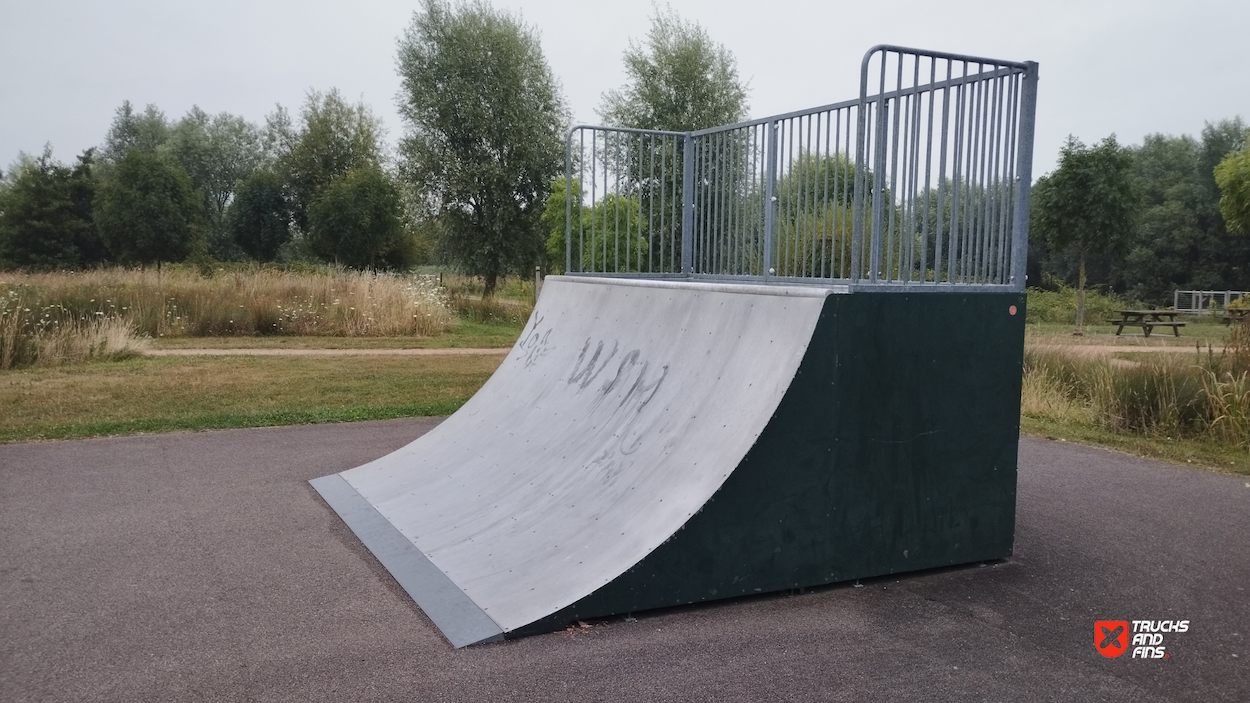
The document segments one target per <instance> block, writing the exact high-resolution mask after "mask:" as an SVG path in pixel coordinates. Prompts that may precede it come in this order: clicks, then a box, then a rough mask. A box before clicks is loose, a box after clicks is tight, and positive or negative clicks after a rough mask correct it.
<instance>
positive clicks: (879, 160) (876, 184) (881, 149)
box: [868, 55, 894, 283]
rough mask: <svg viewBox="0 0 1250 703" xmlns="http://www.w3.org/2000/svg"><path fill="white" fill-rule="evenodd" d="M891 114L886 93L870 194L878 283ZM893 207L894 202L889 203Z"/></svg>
mask: <svg viewBox="0 0 1250 703" xmlns="http://www.w3.org/2000/svg"><path fill="white" fill-rule="evenodd" d="M881 70H882V71H885V56H884V55H882V58H881ZM889 116H890V101H889V99H887V98H886V97H885V96H884V95H882V97H881V98H880V99H879V100H878V101H877V126H876V128H875V129H874V131H873V135H872V136H873V138H874V139H875V140H876V141H875V142H874V144H875V146H876V147H877V148H876V149H875V152H876V154H875V155H874V156H873V164H872V170H873V174H872V190H870V191H869V194H870V195H871V196H872V226H871V229H870V232H869V237H870V240H869V247H870V248H869V254H868V280H869V281H872V282H873V283H876V282H877V281H878V280H879V279H880V277H881V243H882V238H883V233H882V228H883V227H884V226H885V207H886V205H887V203H886V197H885V176H886V165H885V161H886V153H887V149H888V148H889V143H888V141H889V140H888V139H887V138H886V137H887V135H888V132H887V130H888V128H889V124H890V123H889ZM893 198H894V194H893V193H890V199H891V200H893ZM888 204H889V205H890V207H893V206H894V204H893V203H888ZM888 278H889V276H887V279H888Z"/></svg>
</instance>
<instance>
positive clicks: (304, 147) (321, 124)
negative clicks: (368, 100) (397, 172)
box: [270, 89, 382, 233]
mask: <svg viewBox="0 0 1250 703" xmlns="http://www.w3.org/2000/svg"><path fill="white" fill-rule="evenodd" d="M282 114H283V113H282V111H281V110H280V111H279V113H278V115H276V116H275V117H274V118H273V120H271V122H270V128H271V134H273V135H275V136H271V137H270V139H271V140H272V141H273V142H274V144H275V145H276V146H277V147H278V148H279V149H282V151H281V153H280V156H279V159H278V164H279V168H280V171H281V173H282V174H283V177H284V181H285V183H286V187H287V196H288V202H289V204H290V206H291V216H292V219H293V220H294V222H295V225H296V226H297V227H299V229H300V230H301V231H302V232H304V233H307V232H308V231H309V227H310V224H309V220H308V211H309V208H310V207H311V206H312V203H313V201H314V200H316V199H317V197H318V196H319V195H320V192H321V189H323V188H325V187H326V186H328V185H330V182H331V181H333V180H334V179H335V178H338V177H339V176H343V175H345V174H346V173H347V172H348V171H350V170H352V169H354V168H359V167H364V166H371V167H377V166H380V165H381V163H382V147H381V143H380V140H381V136H382V126H381V123H380V122H378V119H377V118H376V117H375V116H374V115H373V113H372V112H371V111H370V110H369V108H368V107H367V106H365V105H364V103H358V104H356V105H349V104H348V103H347V101H346V100H344V99H343V96H342V95H341V94H339V92H338V90H336V89H331V90H330V91H329V92H326V93H319V92H317V91H312V92H310V93H309V94H308V97H307V99H306V100H305V102H304V107H303V109H302V110H301V111H300V123H301V124H300V128H299V130H298V131H295V132H292V131H291V130H290V125H289V123H288V124H287V125H286V130H287V133H286V134H283V133H282V130H283V126H282Z"/></svg>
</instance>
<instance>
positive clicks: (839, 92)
mask: <svg viewBox="0 0 1250 703" xmlns="http://www.w3.org/2000/svg"><path fill="white" fill-rule="evenodd" d="M494 5H495V7H498V8H506V9H509V10H513V11H519V12H520V13H521V14H522V17H523V18H524V20H525V21H526V22H527V23H528V24H530V25H531V26H533V27H535V28H537V29H538V31H539V32H540V33H541V36H542V43H543V49H544V51H545V52H546V56H547V61H548V63H549V64H550V65H551V68H552V71H553V72H554V73H555V75H556V77H557V78H558V79H559V80H560V82H561V83H562V84H563V87H564V93H565V96H566V98H567V100H568V102H569V105H570V107H571V109H572V111H573V115H574V118H575V120H576V121H577V122H590V123H594V122H598V118H597V115H596V114H595V109H596V108H597V107H598V105H599V103H600V98H601V96H602V94H603V93H604V92H605V91H608V90H611V89H614V88H618V87H620V86H621V84H622V83H623V82H624V74H623V72H622V70H621V55H622V52H623V51H624V50H625V49H626V47H627V46H628V43H629V41H630V40H631V39H634V40H641V39H643V38H644V37H645V35H646V32H647V28H648V26H649V15H650V14H651V7H650V6H649V5H645V4H643V3H625V2H615V3H602V4H598V3H586V4H579V3H575V2H569V0H525V1H520V0H496V1H495V2H494ZM671 5H672V7H673V8H674V9H675V10H676V11H677V12H678V13H679V14H680V15H681V16H682V17H684V18H686V19H689V20H695V21H697V22H698V23H699V24H701V25H702V26H703V27H704V28H705V29H706V30H707V31H708V33H709V34H710V35H711V36H712V38H713V39H714V40H716V41H718V42H720V43H723V44H724V45H725V46H726V47H727V48H729V49H730V51H732V52H733V53H734V55H735V56H736V57H737V60H738V70H739V73H740V74H741V76H742V78H743V79H744V80H745V81H747V82H748V83H749V87H750V114H751V116H752V117H764V116H767V115H771V114H775V113H780V112H785V111H789V110H794V109H801V108H805V107H811V106H815V105H821V104H825V103H830V102H834V101H839V100H846V99H850V98H854V97H857V96H858V93H859V87H858V80H859V62H860V58H861V57H862V56H863V53H864V51H865V50H866V49H868V48H869V47H870V46H872V45H874V44H901V45H904V46H913V47H920V48H926V49H936V50H942V51H952V52H958V53H964V54H975V55H981V56H988V57H993V58H1000V59H1009V60H1016V61H1026V60H1031V61H1037V62H1039V63H1040V64H1041V67H1040V76H1041V79H1040V83H1039V88H1038V126H1037V142H1036V147H1035V154H1036V158H1035V168H1034V175H1035V176H1037V175H1041V174H1043V173H1046V172H1047V171H1049V170H1050V169H1052V168H1053V167H1054V161H1055V157H1056V155H1057V153H1058V150H1059V147H1060V145H1061V144H1062V142H1063V140H1064V138H1065V137H1066V136H1067V135H1068V134H1074V135H1076V136H1077V137H1079V138H1081V139H1082V140H1084V141H1086V142H1092V141H1096V140H1098V139H1101V138H1102V137H1105V136H1106V135H1108V134H1111V133H1112V132H1115V133H1116V134H1117V135H1118V136H1119V139H1120V141H1121V142H1122V143H1140V141H1141V139H1142V137H1143V136H1144V135H1146V134H1149V133H1153V132H1162V133H1167V134H1193V135H1197V134H1198V133H1199V132H1200V131H1201V130H1202V127H1203V123H1204V121H1216V120H1220V119H1223V118H1228V117H1234V116H1237V115H1241V116H1242V117H1244V118H1247V119H1250V58H1248V57H1250V50H1248V49H1247V46H1248V43H1247V34H1246V32H1247V28H1250V2H1248V1H1247V0H1189V1H1188V2H1185V3H1181V2H1176V1H1172V2H1166V1H1164V0H1105V1H1103V2H1099V1H1098V0H1080V1H1077V0H1049V1H1048V2H1036V1H1034V2H1013V1H1012V0H996V1H994V2H983V1H980V0H947V2H932V1H931V0H924V1H918V0H895V1H894V2H888V1H886V2H879V3H874V2H841V3H835V2H812V1H803V0H763V1H760V0H756V1H754V2H746V1H739V0H674V1H673V2H672V3H671ZM415 9H416V5H415V4H414V3H413V2H394V1H391V0H361V1H359V2H324V1H323V0H301V1H299V2H296V1H295V0H248V1H247V2H243V1H240V0H217V2H213V3H208V4H205V3H203V2H197V3H186V2H178V1H177V0H160V1H156V0H111V1H109V2H100V1H99V0H95V1H91V0H40V1H39V2H35V1H34V0H0V168H5V169H6V170H7V167H8V165H9V164H11V163H12V162H13V161H14V160H15V159H16V158H17V156H18V153H19V152H23V151H24V152H27V153H31V154H38V153H39V152H40V151H41V150H42V148H43V145H44V144H45V143H51V144H52V146H53V149H54V154H55V156H56V157H57V158H58V159H60V160H62V161H66V162H71V161H73V157H74V156H75V155H76V154H77V153H79V152H81V151H82V150H83V149H86V148H87V147H90V146H95V145H98V144H100V142H102V141H103V138H104V134H105V132H106V131H107V129H108V126H109V123H110V121H111V120H112V117H113V113H114V111H115V110H116V109H117V107H118V106H119V105H121V103H122V101H123V100H130V101H131V102H132V103H134V104H135V106H136V107H138V108H140V109H141V108H142V107H143V106H144V105H147V104H149V103H152V104H155V105H156V106H157V107H159V108H160V109H161V110H163V111H164V112H165V115H166V116H167V117H168V118H170V119H171V120H172V119H176V118H178V117H181V116H182V115H184V114H185V113H186V112H187V110H189V109H190V108H191V106H192V105H199V106H200V107H201V108H203V109H204V110H205V111H207V112H210V113H218V112H223V111H224V112H230V113H233V114H236V115H242V116H243V117H245V118H247V119H249V120H252V121H254V122H257V123H261V122H262V121H263V118H264V116H265V114H267V113H269V112H271V111H272V110H273V106H274V104H275V103H281V104H282V105H284V106H286V107H288V108H291V109H292V112H297V111H298V107H299V105H300V104H301V103H302V101H303V99H304V95H305V93H306V91H308V90H309V89H317V90H326V89H329V88H332V87H336V88H338V89H339V90H341V91H342V92H343V94H344V95H345V96H347V97H348V98H349V99H352V100H361V101H363V102H365V103H366V104H368V105H369V106H370V107H371V108H372V109H373V111H374V112H375V114H377V115H378V116H379V117H381V119H382V121H383V123H384V125H385V126H386V128H387V130H388V141H389V142H390V143H392V144H393V143H394V142H395V141H396V140H397V139H398V138H399V137H400V136H401V135H402V133H403V125H402V123H401V121H400V119H399V116H398V113H397V112H396V109H395V94H396V92H397V91H398V90H399V79H398V77H397V76H396V74H395V45H396V41H397V40H398V38H399V36H400V35H401V34H402V33H403V31H404V28H405V27H407V26H408V24H409V23H410V22H411V21H412V15H413V11H414V10H415Z"/></svg>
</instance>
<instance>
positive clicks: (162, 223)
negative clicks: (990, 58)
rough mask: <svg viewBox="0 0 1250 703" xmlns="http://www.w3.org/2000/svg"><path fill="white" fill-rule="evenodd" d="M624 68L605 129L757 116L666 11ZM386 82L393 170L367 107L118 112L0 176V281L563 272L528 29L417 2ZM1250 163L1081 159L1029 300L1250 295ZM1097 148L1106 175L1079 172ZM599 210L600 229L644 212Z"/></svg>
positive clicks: (467, 10) (1224, 139)
mask: <svg viewBox="0 0 1250 703" xmlns="http://www.w3.org/2000/svg"><path fill="white" fill-rule="evenodd" d="M623 58H624V67H625V71H626V76H627V82H626V84H625V85H624V86H623V87H621V88H620V89H618V90H614V91H609V92H607V93H605V94H604V97H603V100H602V103H601V105H600V107H599V110H598V113H599V117H600V119H601V120H602V121H603V122H605V123H606V124H609V125H615V126H623V127H636V128H647V129H662V130H671V131H678V132H682V131H688V130H695V129H702V128H706V127H711V126H715V125H718V124H727V123H733V122H737V121H740V120H741V119H743V118H745V116H746V114H747V88H746V85H745V83H744V82H743V81H742V80H741V79H740V77H739V75H738V70H737V64H736V61H735V59H734V57H733V54H732V53H731V52H730V51H729V50H728V49H726V48H725V47H724V46H723V45H721V44H718V43H716V42H715V41H713V40H712V39H711V37H709V36H708V34H707V32H706V31H704V30H703V29H702V28H701V27H700V26H699V25H698V24H697V23H693V22H688V21H686V20H683V19H682V18H681V17H679V16H677V15H676V14H675V13H674V12H673V11H672V10H671V9H669V10H657V11H656V14H655V15H654V16H653V17H652V22H651V28H650V31H649V33H648V34H647V36H646V37H645V39H643V40H642V41H633V42H631V43H630V46H629V49H628V50H627V51H626V52H625V55H624V57H623ZM396 67H397V71H398V73H399V75H400V77H401V83H402V88H401V90H400V93H399V96H398V98H397V100H398V103H399V110H400V114H401V116H402V118H403V122H404V134H403V136H402V138H401V139H400V140H399V142H398V144H397V147H396V149H395V151H394V153H392V152H391V151H390V150H389V149H388V147H387V145H386V144H384V143H383V131H382V127H381V124H380V122H379V120H378V119H377V118H376V117H375V116H374V115H373V113H372V112H371V111H370V109H369V108H368V107H367V106H366V105H364V104H360V103H356V104H352V103H350V102H349V101H347V100H345V99H344V98H343V96H342V95H341V94H340V93H339V92H338V91H336V90H329V91H327V92H310V93H309V94H308V96H307V99H306V100H305V102H304V104H303V105H302V106H300V108H299V110H298V114H296V115H292V114H291V113H289V112H288V111H287V110H286V109H284V108H283V107H281V106H278V107H277V108H276V109H275V111H274V112H273V113H271V114H270V115H268V116H266V117H265V119H264V121H263V124H254V123H252V122H249V121H248V120H246V119H244V118H242V117H239V116H235V115H230V114H227V113H221V114H217V115H210V114H208V113H206V112H205V111H203V110H201V109H199V108H198V107H196V108H192V110H191V111H190V112H188V113H187V114H186V115H185V116H183V117H181V118H178V119H176V120H170V119H168V118H167V117H166V116H165V115H164V114H163V113H162V112H161V111H160V110H159V109H158V108H157V107H156V106H153V105H149V106H147V107H146V108H145V109H144V110H142V111H139V110H136V109H135V108H134V106H132V105H131V104H130V103H129V102H125V103H123V104H122V106H121V107H119V108H118V110H117V112H116V114H115V116H114V119H113V122H112V124H111V125H110V127H109V128H108V131H107V133H106V135H105V137H104V140H103V143H102V144H101V145H100V146H99V147H97V148H93V149H88V150H87V151H85V152H84V153H83V154H81V155H79V156H78V157H77V159H76V161H75V163H72V164H65V163H62V162H60V161H57V160H56V159H55V158H54V157H53V155H52V151H51V148H50V147H49V148H45V150H44V152H43V153H42V155H40V156H38V157H23V158H21V159H19V161H18V163H16V164H15V165H14V166H13V167H12V168H11V169H10V170H9V171H8V172H7V173H5V174H3V179H2V180H0V267H5V268H22V269H30V270H38V269H54V268H80V267H91V266H99V265H104V264H126V265H157V266H159V265H160V264H161V263H162V262H173V261H184V260H191V261H198V262H202V263H208V264H211V263H212V262H215V261H243V260H255V261H262V262H265V261H274V260H280V261H291V260H299V259H310V258H316V259H320V260H322V261H326V262H332V263H337V264H339V265H342V266H347V267H352V268H358V269H375V270H376V269H404V268H407V267H410V266H412V265H414V264H417V263H421V262H423V261H426V260H428V259H430V258H431V257H435V258H437V259H438V260H440V261H442V262H445V263H449V264H454V265H456V266H458V267H460V268H462V269H463V270H465V271H466V272H468V273H470V274H473V275H478V276H481V277H482V278H483V279H484V280H485V282H486V286H485V288H486V294H487V295H490V294H491V293H493V291H494V289H495V286H496V282H497V281H498V279H499V278H500V277H502V276H505V275H509V274H514V273H525V272H527V271H532V270H533V267H534V266H535V265H541V266H544V267H545V268H547V267H550V266H551V265H553V264H554V265H556V266H557V267H558V266H559V265H560V264H562V261H563V248H564V247H563V218H562V216H557V215H562V213H559V212H556V210H563V197H564V193H563V192H561V191H562V190H563V179H562V178H561V177H560V176H561V175H562V172H563V161H564V145H563V135H564V133H565V131H566V130H567V128H568V126H569V124H570V122H571V116H570V114H569V110H568V108H567V103H566V101H565V99H564V96H563V94H562V91H561V89H560V85H559V82H558V81H557V80H556V78H555V76H554V75H553V74H552V72H551V69H550V67H549V65H548V64H547V61H546V58H545V57H544V55H543V53H542V49H541V44H540V42H539V39H538V33H537V31H536V30H535V29H534V28H533V27H531V26H528V25H526V24H525V23H524V22H523V21H522V20H521V19H520V17H519V16H518V15H515V14H512V13H508V12H505V11H500V10H497V9H495V8H493V7H491V6H490V5H489V4H488V3H487V2H485V0H464V1H462V2H451V1H449V0H422V1H421V3H420V6H419V8H418V9H417V11H416V12H414V15H413V18H412V20H411V23H410V24H409V26H408V27H407V28H406V29H405V31H404V33H403V35H402V36H401V37H400V40H399V43H398V52H397V56H396ZM1247 148H1248V147H1247V145H1246V125H1245V124H1244V123H1243V122H1242V121H1241V120H1240V118H1238V119H1233V120H1224V121H1222V122H1219V123H1217V124H1214V125H1208V126H1207V129H1205V130H1204V131H1203V133H1202V135H1201V137H1200V138H1191V137H1188V136H1182V137H1172V136H1165V135H1151V136H1149V137H1147V138H1146V140H1145V141H1144V143H1143V144H1142V145H1141V146H1134V147H1121V146H1120V145H1119V144H1117V143H1115V141H1114V138H1112V139H1111V140H1110V141H1109V142H1107V141H1104V142H1103V143H1102V144H1100V145H1096V146H1094V147H1086V146H1085V145H1083V144H1081V143H1079V142H1077V141H1075V140H1072V141H1070V142H1069V144H1068V145H1067V146H1065V148H1064V151H1063V153H1062V154H1061V160H1060V165H1059V168H1057V169H1056V172H1055V173H1053V174H1049V175H1047V176H1045V177H1043V178H1041V179H1039V181H1038V183H1037V185H1036V188H1035V208H1034V224H1033V230H1034V232H1035V233H1036V235H1037V236H1035V237H1034V238H1033V243H1032V245H1031V251H1030V264H1029V266H1030V269H1029V271H1030V283H1031V284H1035V285H1047V284H1050V283H1052V282H1055V281H1066V282H1074V283H1080V281H1081V280H1083V278H1088V279H1089V280H1092V281H1095V282H1098V283H1102V284H1105V285H1107V286H1109V287H1111V288H1113V289H1114V290H1117V291H1119V292H1121V293H1124V294H1126V295H1129V296H1131V297H1134V298H1138V299H1141V300H1143V301H1147V302H1163V301H1164V300H1165V299H1166V298H1167V297H1168V296H1170V291H1171V290H1172V289H1174V288H1178V287H1179V288H1210V289H1224V288H1237V289H1241V290H1246V289H1250V237H1246V236H1244V235H1245V233H1246V229H1247V225H1246V222H1247V220H1250V216H1248V215H1247V211H1248V210H1250V206H1247V204H1246V203H1247V202H1250V175H1248V174H1250V154H1248V153H1247V152H1246V149H1247ZM1087 152H1089V153H1092V154H1094V155H1095V156H1098V158H1095V159H1094V162H1095V166H1080V163H1081V158H1080V157H1083V155H1087ZM1104 152H1106V153H1105V154H1104ZM1108 154H1109V156H1108ZM1103 157H1105V158H1103ZM1104 162H1105V163H1104ZM824 167H826V168H834V169H837V168H841V169H844V168H848V166H847V165H845V164H843V165H837V164H834V165H825V166H824ZM1065 174H1066V175H1065ZM1072 174H1076V175H1075V176H1072ZM1108 174H1111V175H1108ZM1117 174H1118V175H1117ZM1069 176H1072V177H1071V178H1070V177H1069ZM1106 178H1110V180H1108V181H1106V188H1107V194H1106V195H1100V196H1098V197H1092V196H1091V195H1090V194H1091V193H1093V192H1095V191H1096V189H1095V188H1094V185H1096V184H1097V183H1101V182H1102V181H1099V179H1104V180H1105V179H1106ZM1117 179H1118V180H1117ZM1126 184H1127V185H1126ZM553 186H554V187H556V189H557V192H556V194H555V195H556V197H555V198H551V196H552V194H553V192H552V191H553ZM575 187H576V185H575ZM1100 187H1101V186H1100ZM1091 189H1092V190H1091ZM1098 192H1101V191H1098ZM574 197H575V198H576V197H577V192H576V191H575V193H574ZM549 199H550V200H551V201H553V202H555V203H556V204H558V205H559V207H558V208H551V207H545V206H546V205H548V204H549ZM591 205H592V206H595V207H598V208H599V210H601V211H602V213H601V215H602V216H604V217H607V216H609V215H610V214H614V213H615V211H616V210H620V209H622V208H624V209H626V210H628V209H630V208H633V207H635V204H632V203H631V202H623V203H622V202H617V203H600V204H591ZM614 208H615V209H614ZM1082 208H1084V210H1082ZM609 210H611V211H612V213H609ZM596 212H598V211H596ZM544 213H545V214H546V215H547V216H546V217H544ZM843 214H844V213H843ZM824 216H825V217H827V218H832V220H834V221H840V219H844V218H842V217H841V215H840V214H839V213H836V212H833V213H826V214H825V215H824ZM835 229H836V227H835ZM642 246H645V243H642V244H641V245H640V247H642ZM640 250H641V249H640ZM1081 271H1085V272H1086V275H1085V276H1084V277H1083V276H1082V274H1081Z"/></svg>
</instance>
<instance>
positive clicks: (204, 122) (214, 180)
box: [165, 107, 265, 259]
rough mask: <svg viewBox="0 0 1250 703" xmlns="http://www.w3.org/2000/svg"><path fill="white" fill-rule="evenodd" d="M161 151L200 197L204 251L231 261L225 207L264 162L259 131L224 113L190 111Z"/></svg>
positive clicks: (171, 133) (192, 109) (197, 109)
mask: <svg viewBox="0 0 1250 703" xmlns="http://www.w3.org/2000/svg"><path fill="white" fill-rule="evenodd" d="M165 149H167V150H168V152H169V154H170V155H171V156H173V157H174V158H175V159H176V160H177V161H178V163H179V164H181V165H182V167H183V169H185V170H186V172H187V175H189V176H190V177H191V184H192V186H194V187H195V189H196V190H198V191H200V193H202V194H203V196H204V212H205V221H206V224H207V230H208V231H207V235H208V236H207V242H206V243H207V245H208V250H209V252H210V253H211V254H212V255H213V256H215V257H216V258H218V259H232V258H236V256H235V255H234V251H233V240H232V238H231V237H230V233H229V232H228V231H227V226H226V219H225V215H226V206H227V205H228V204H229V203H230V200H231V198H233V197H234V195H235V188H236V187H237V186H238V185H239V183H241V182H242V181H243V179H245V178H247V177H248V176H250V175H251V174H252V172H254V171H255V170H256V169H257V168H260V166H261V165H262V164H263V163H264V161H265V152H264V148H263V145H262V136H261V131H260V130H259V129H258V128H257V127H256V126H255V125H253V124H252V123H250V122H248V121H247V120H245V119H243V118H241V117H236V116H234V115H231V114H229V113H225V112H223V113H221V114H218V115H212V116H210V115H208V114H207V113H206V112H204V111H203V110H201V109H200V108H199V107H192V108H191V111H190V112H188V113H187V115H186V116H185V117H183V118H182V119H181V120H179V121H178V122H177V123H176V124H175V125H174V126H173V128H172V129H171V131H170V135H169V139H168V141H167V142H166V144H165Z"/></svg>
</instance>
